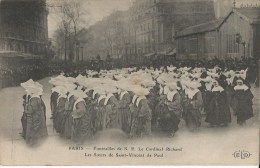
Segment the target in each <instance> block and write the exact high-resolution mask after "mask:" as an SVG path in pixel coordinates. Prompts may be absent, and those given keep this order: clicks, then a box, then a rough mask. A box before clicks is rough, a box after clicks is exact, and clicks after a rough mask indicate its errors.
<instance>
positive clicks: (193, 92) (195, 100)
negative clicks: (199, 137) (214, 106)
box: [184, 81, 203, 131]
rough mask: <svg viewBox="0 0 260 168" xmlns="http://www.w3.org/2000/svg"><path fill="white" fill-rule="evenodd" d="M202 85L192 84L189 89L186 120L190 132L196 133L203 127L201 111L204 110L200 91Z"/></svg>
mask: <svg viewBox="0 0 260 168" xmlns="http://www.w3.org/2000/svg"><path fill="white" fill-rule="evenodd" d="M199 87H200V84H199V83H198V82H195V81H193V82H190V84H189V88H188V89H187V92H186V94H187V96H188V104H187V109H186V111H185V112H186V113H185V115H184V120H185V122H186V125H187V127H188V128H189V130H190V131H196V130H198V128H199V127H200V125H201V113H200V111H201V109H202V108H203V100H202V94H201V91H200V90H199V89H198V88H199Z"/></svg>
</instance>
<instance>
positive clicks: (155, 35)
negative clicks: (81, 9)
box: [85, 0, 215, 63]
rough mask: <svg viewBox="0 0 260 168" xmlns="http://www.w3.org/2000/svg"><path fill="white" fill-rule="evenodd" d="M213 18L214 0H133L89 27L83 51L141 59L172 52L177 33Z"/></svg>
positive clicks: (134, 60)
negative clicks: (124, 7) (128, 6)
mask: <svg viewBox="0 0 260 168" xmlns="http://www.w3.org/2000/svg"><path fill="white" fill-rule="evenodd" d="M213 19H215V12H214V1H213V0H135V1H134V2H133V4H132V6H131V7H130V8H129V10H127V11H116V12H114V13H112V14H111V15H110V16H108V17H105V18H104V19H103V20H102V21H100V22H98V23H96V24H95V25H93V26H91V27H90V28H89V32H90V34H92V35H93V38H92V39H91V42H90V43H89V44H88V46H87V47H86V52H85V53H90V55H91V57H92V58H93V56H96V55H98V54H99V55H100V56H101V57H102V58H104V57H106V55H108V54H109V55H110V56H112V57H113V58H123V60H124V61H126V62H128V63H130V62H140V61H143V60H144V59H145V58H146V56H150V55H160V54H162V55H164V54H166V53H168V52H171V51H173V50H174V49H175V48H176V46H175V41H174V39H173V36H174V35H175V34H176V32H178V31H180V30H182V29H184V28H186V27H189V26H192V25H195V24H198V23H204V22H208V21H210V20H213Z"/></svg>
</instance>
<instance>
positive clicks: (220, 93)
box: [205, 86, 231, 126]
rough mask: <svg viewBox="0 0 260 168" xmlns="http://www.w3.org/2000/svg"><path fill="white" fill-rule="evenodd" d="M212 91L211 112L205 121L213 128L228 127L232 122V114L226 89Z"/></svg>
mask: <svg viewBox="0 0 260 168" xmlns="http://www.w3.org/2000/svg"><path fill="white" fill-rule="evenodd" d="M218 88H220V89H214V88H213V89H212V97H211V99H210V101H209V111H208V112H207V114H206V119H205V121H206V122H207V123H209V124H210V125H211V126H220V125H223V126H225V125H227V124H228V123H230V122H231V113H230V109H229V104H228V100H227V94H226V92H225V91H224V89H223V88H222V87H220V86H218Z"/></svg>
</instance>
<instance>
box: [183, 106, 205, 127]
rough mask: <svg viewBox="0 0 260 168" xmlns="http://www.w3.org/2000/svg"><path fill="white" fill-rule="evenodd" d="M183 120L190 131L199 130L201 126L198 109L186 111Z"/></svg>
mask: <svg viewBox="0 0 260 168" xmlns="http://www.w3.org/2000/svg"><path fill="white" fill-rule="evenodd" d="M184 120H185V122H186V125H187V127H188V128H189V129H190V130H191V131H193V130H196V129H197V128H199V127H200V126H201V114H200V111H199V109H193V108H189V109H187V111H186V114H185V116H184Z"/></svg>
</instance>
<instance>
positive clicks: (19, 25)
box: [0, 0, 48, 57]
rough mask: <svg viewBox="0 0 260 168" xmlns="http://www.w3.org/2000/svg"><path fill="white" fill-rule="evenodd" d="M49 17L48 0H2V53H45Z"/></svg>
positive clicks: (26, 55) (0, 11) (42, 54)
mask: <svg viewBox="0 0 260 168" xmlns="http://www.w3.org/2000/svg"><path fill="white" fill-rule="evenodd" d="M47 16H48V10H47V8H46V0H1V1H0V55H1V56H2V57H8V56H11V55H13V56H22V57H29V56H32V57H34V56H38V57H39V56H41V57H43V56H45V54H46V52H47V51H46V50H47V45H48V24H47Z"/></svg>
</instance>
